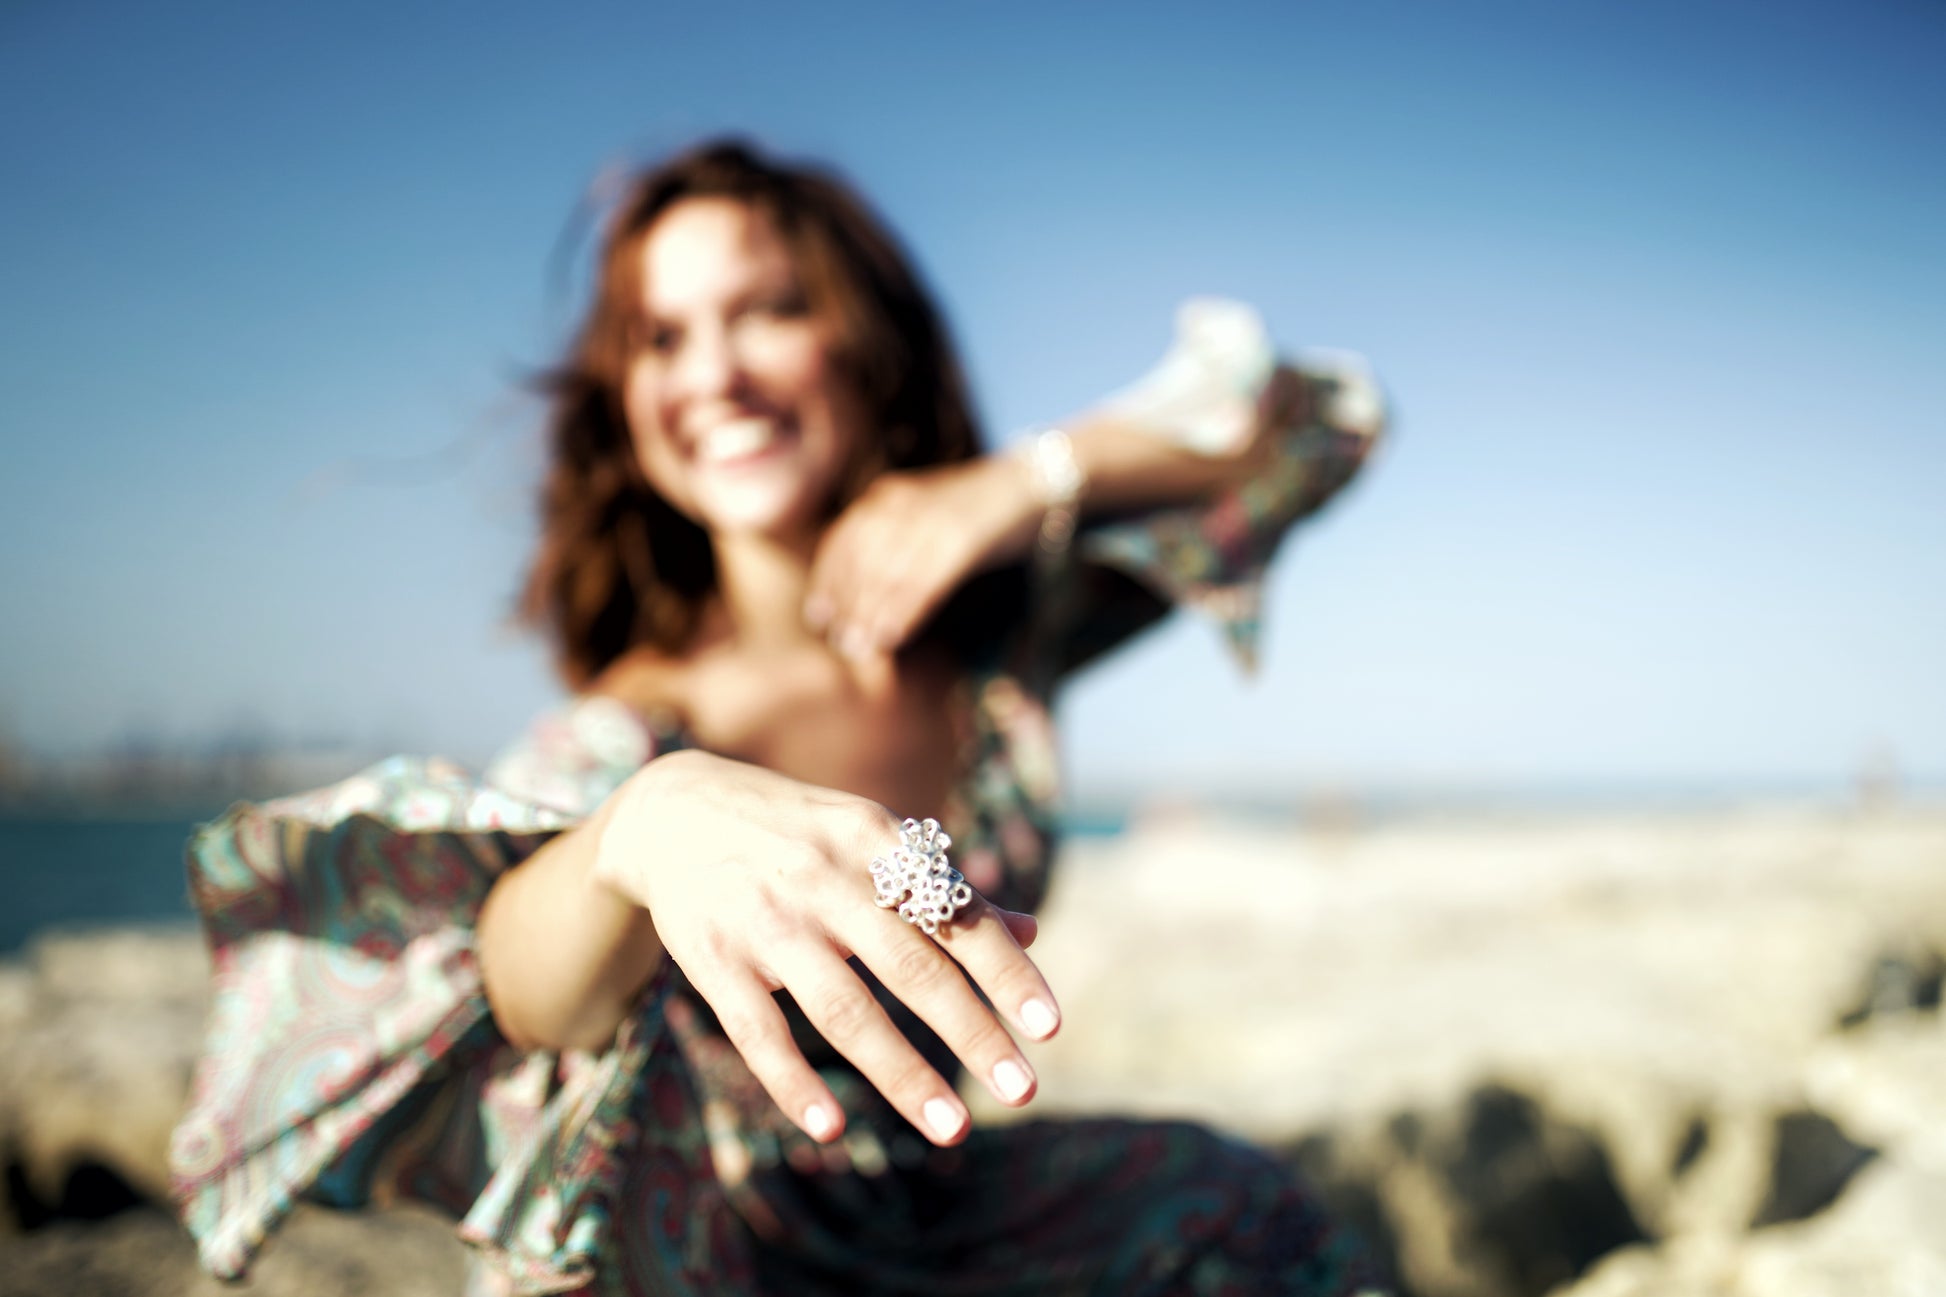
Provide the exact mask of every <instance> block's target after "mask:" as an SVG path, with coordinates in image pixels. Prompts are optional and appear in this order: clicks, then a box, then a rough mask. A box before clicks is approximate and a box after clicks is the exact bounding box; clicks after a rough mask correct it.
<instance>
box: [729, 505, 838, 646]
mask: <svg viewBox="0 0 1946 1297" xmlns="http://www.w3.org/2000/svg"><path fill="white" fill-rule="evenodd" d="M711 541H712V543H713V545H714V547H715V550H716V588H717V593H718V594H719V595H720V596H721V598H722V601H723V611H724V612H725V613H726V614H728V616H729V619H730V625H731V627H732V628H733V633H734V634H735V635H736V637H737V639H738V640H740V641H742V642H743V643H745V644H752V645H766V646H777V645H788V644H794V643H799V642H802V641H806V640H814V639H816V638H817V637H816V636H815V635H813V634H812V633H811V631H810V629H809V628H808V627H806V626H805V624H804V594H805V590H806V589H807V587H808V584H809V581H810V575H811V559H812V556H813V555H814V554H815V553H816V552H817V542H818V537H817V534H816V533H815V532H814V533H810V534H808V535H805V536H803V537H799V538H795V539H789V540H786V539H780V538H778V537H774V536H762V535H756V534H753V533H749V532H743V533H737V534H733V535H716V536H713V537H712V538H711Z"/></svg>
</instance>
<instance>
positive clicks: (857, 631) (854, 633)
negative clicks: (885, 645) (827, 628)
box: [838, 626, 872, 662]
mask: <svg viewBox="0 0 1946 1297" xmlns="http://www.w3.org/2000/svg"><path fill="white" fill-rule="evenodd" d="M871 650H872V639H871V636H869V635H867V634H866V633H865V632H864V630H863V629H862V628H860V627H858V626H845V627H843V628H841V629H840V630H839V631H838V655H839V656H840V657H847V658H850V659H852V660H853V661H854V662H855V661H857V660H858V659H860V658H862V657H864V656H865V655H866V654H867V653H869V652H871Z"/></svg>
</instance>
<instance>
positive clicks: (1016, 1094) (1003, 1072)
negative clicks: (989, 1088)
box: [993, 1058, 1032, 1103]
mask: <svg viewBox="0 0 1946 1297" xmlns="http://www.w3.org/2000/svg"><path fill="white" fill-rule="evenodd" d="M1031 1084H1032V1082H1031V1081H1029V1080H1028V1079H1027V1069H1026V1068H1024V1067H1022V1066H1021V1065H1020V1064H1018V1063H1016V1062H1014V1061H1013V1060H1012V1059H1011V1058H1003V1059H1001V1060H1000V1061H999V1062H998V1063H995V1064H994V1065H993V1088H994V1089H996V1090H998V1091H999V1092H1000V1097H1001V1098H1002V1099H1005V1100H1006V1101H1007V1102H1008V1103H1012V1102H1014V1101H1015V1100H1016V1099H1018V1098H1020V1096H1021V1095H1023V1094H1026V1093H1027V1087H1028V1086H1029V1085H1031Z"/></svg>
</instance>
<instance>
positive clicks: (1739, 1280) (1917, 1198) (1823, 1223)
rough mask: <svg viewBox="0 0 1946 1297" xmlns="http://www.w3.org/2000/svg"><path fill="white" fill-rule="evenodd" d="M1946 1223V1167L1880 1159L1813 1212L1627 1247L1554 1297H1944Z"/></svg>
mask: <svg viewBox="0 0 1946 1297" xmlns="http://www.w3.org/2000/svg"><path fill="white" fill-rule="evenodd" d="M1941 1221H1946V1173H1942V1172H1941V1171H1940V1170H1938V1169H1937V1168H1923V1167H1915V1166H1911V1165H1905V1164H1902V1163H1900V1162H1896V1161H1892V1160H1888V1159H1881V1160H1879V1161H1877V1162H1874V1163H1873V1164H1872V1165H1870V1166H1868V1167H1866V1168H1865V1169H1863V1170H1862V1171H1860V1172H1859V1174H1858V1175H1857V1177H1856V1179H1855V1180H1854V1181H1853V1182H1852V1184H1851V1185H1850V1186H1849V1187H1848V1188H1847V1189H1846V1191H1845V1193H1844V1194H1843V1196H1842V1197H1840V1198H1839V1199H1837V1200H1836V1202H1835V1203H1834V1204H1833V1205H1832V1206H1831V1208H1830V1209H1829V1210H1828V1211H1825V1212H1823V1213H1820V1214H1819V1215H1817V1216H1814V1217H1812V1218H1810V1219H1807V1220H1804V1221H1799V1222H1796V1223H1793V1224H1789V1225H1780V1226H1777V1227H1774V1228H1771V1229H1763V1230H1758V1231H1756V1232H1755V1233H1752V1234H1747V1235H1744V1234H1692V1235H1687V1236H1684V1237H1682V1238H1680V1239H1676V1240H1673V1241H1671V1242H1670V1243H1667V1244H1665V1245H1663V1246H1661V1247H1638V1248H1631V1249H1627V1250H1625V1251H1621V1252H1618V1253H1616V1254H1615V1255H1614V1256H1612V1257H1610V1258H1608V1259H1607V1260H1605V1261H1603V1262H1602V1263H1601V1264H1600V1265H1599V1266H1597V1267H1596V1269H1595V1270H1594V1271H1593V1273H1591V1274H1590V1275H1589V1276H1588V1277H1587V1278H1586V1279H1584V1280H1582V1281H1581V1282H1580V1283H1578V1284H1575V1285H1574V1286H1572V1287H1570V1288H1567V1289H1564V1290H1562V1291H1561V1292H1559V1293H1557V1294H1556V1297H1938V1295H1939V1294H1942V1293H1946V1231H1942V1230H1941V1228H1940V1222H1941Z"/></svg>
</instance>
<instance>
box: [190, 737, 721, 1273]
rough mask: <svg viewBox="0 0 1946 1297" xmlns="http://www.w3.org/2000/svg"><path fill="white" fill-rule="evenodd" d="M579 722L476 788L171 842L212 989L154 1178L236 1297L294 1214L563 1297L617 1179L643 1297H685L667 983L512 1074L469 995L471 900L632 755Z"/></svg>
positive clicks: (689, 1207)
mask: <svg viewBox="0 0 1946 1297" xmlns="http://www.w3.org/2000/svg"><path fill="white" fill-rule="evenodd" d="M584 711H585V702H584V703H576V704H570V705H569V706H568V707H566V708H564V709H562V710H560V711H558V712H555V713H551V714H550V715H548V716H546V717H543V718H542V720H541V722H540V723H539V724H538V725H537V726H536V727H535V729H534V731H533V732H531V733H530V734H529V736H528V738H527V739H525V740H523V741H522V743H520V744H518V745H516V747H515V748H514V749H513V750H512V751H511V752H510V753H509V754H508V756H507V757H505V758H503V759H502V760H501V761H499V762H496V763H495V765H494V767H493V772H494V780H482V779H476V778H474V777H473V776H471V775H469V774H468V773H467V772H466V771H464V770H463V769H461V768H460V767H458V766H456V765H453V764H451V763H449V762H444V761H440V760H422V759H414V758H403V757H401V758H394V759H392V760H389V761H387V762H384V763H382V764H380V765H378V766H375V767H373V768H372V769H370V770H368V771H366V772H364V773H363V774H360V775H357V776H355V777H353V778H351V779H348V780H346V781H344V782H343V783H340V784H337V785H335V786H333V787H331V788H327V789H324V790H321V791H319V792H315V793H310V794H305V795H302V796H298V797H291V798H285V799H282V800H278V801H272V802H268V803H264V804H261V805H240V806H237V807H235V808H233V809H232V810H231V811H230V812H229V813H228V814H227V815H225V816H224V817H223V818H222V819H220V820H218V821H216V822H215V823H212V824H210V825H207V826H205V827H204V828H203V829H201V830H200V831H199V832H198V833H197V835H196V836H195V837H194V838H193V839H192V841H191V843H190V848H189V877H190V890H191V894H192V898H193V900H194V902H195V905H196V908H197V910H198V911H199V912H200V914H201V917H202V920H203V923H204V927H205V931H206V935H207V938H208V942H209V949H210V956H211V963H212V970H213V983H214V986H213V995H212V1002H211V1009H210V1016H209V1022H208V1027H207V1034H206V1037H205V1041H204V1047H203V1053H202V1056H201V1058H200V1060H199V1062H198V1064H197V1067H196V1070H195V1074H194V1077H193V1080H192V1083H191V1093H190V1099H189V1104H188V1108H187V1110H186V1112H185V1114H184V1116H183V1118H182V1120H181V1122H180V1124H179V1125H178V1126H177V1128H176V1130H175V1133H174V1136H173V1139H172V1141H171V1146H170V1160H171V1171H172V1176H173V1189H174V1196H175V1198H176V1201H177V1204H178V1207H179V1209H180V1211H181V1214H182V1217H183V1220H184V1222H185V1224H186V1225H187V1226H188V1228H189V1230H190V1232H191V1233H192V1234H193V1235H194V1236H195V1238H196V1241H197V1245H198V1249H199V1252H200V1255H201V1259H202V1262H203V1264H204V1265H205V1267H206V1268H208V1269H209V1270H211V1271H212V1272H213V1273H215V1274H217V1275H219V1276H222V1277H225V1278H235V1277H238V1276H240V1275H242V1274H243V1273H244V1272H245V1270H246V1268H247V1267H248V1265H249V1264H250V1261H251V1259H252V1258H253V1257H254V1255H255V1254H256V1253H257V1251H258V1250H259V1249H260V1248H261V1247H262V1246H263V1244H264V1242H265V1240H266V1239H267V1237H268V1236H269V1234H270V1233H271V1232H272V1231H273V1230H274V1229H275V1228H276V1226H277V1225H278V1224H279V1223H280V1222H281V1221H282V1220H283V1219H284V1218H285V1217H286V1216H287V1215H288V1214H289V1212H290V1211H291V1209H292V1207H293V1205H294V1204H295V1202H296V1201H297V1200H298V1199H299V1198H300V1197H304V1198H309V1199H313V1200H316V1201H321V1202H324V1203H326V1204H328V1205H333V1206H358V1205H362V1204H365V1203H380V1204H382V1203H385V1202H388V1201H393V1200H397V1199H399V1198H412V1199H416V1200H419V1201H424V1202H429V1203H432V1204H434V1205H437V1206H441V1207H444V1208H446V1209H448V1210H450V1211H452V1212H453V1213H454V1214H455V1215H456V1216H460V1217H462V1218H463V1220H462V1223H461V1227H460V1233H461V1236H462V1237H463V1238H464V1239H465V1240H466V1241H468V1242H469V1243H471V1244H473V1245H474V1246H475V1247H476V1248H477V1249H478V1250H479V1251H480V1252H481V1253H482V1254H483V1255H484V1257H485V1258H486V1260H487V1261H488V1262H489V1263H490V1264H491V1265H492V1266H493V1268H494V1269H496V1270H497V1271H498V1272H499V1274H500V1276H501V1280H502V1282H501V1286H502V1287H503V1289H505V1290H509V1291H513V1292H520V1293H546V1292H560V1291H567V1290H571V1289H574V1288H578V1287H581V1286H583V1285H585V1284H586V1283H587V1282H588V1281H589V1280H590V1279H591V1277H592V1276H593V1275H594V1273H595V1271H596V1268H597V1266H598V1264H599V1263H600V1261H601V1259H602V1257H603V1255H604V1253H605V1252H606V1251H607V1250H608V1249H609V1247H610V1245H611V1239H610V1234H611V1231H612V1229H613V1228H614V1219H615V1215H616V1212H617V1211H618V1210H622V1209H624V1208H625V1207H626V1205H627V1204H626V1203H624V1202H622V1201H620V1200H621V1199H623V1198H624V1197H625V1195H624V1194H623V1193H622V1186H623V1184H624V1178H625V1177H626V1178H627V1180H628V1182H629V1183H631V1184H633V1183H636V1182H638V1181H639V1180H640V1178H641V1177H642V1176H643V1175H646V1176H647V1180H646V1182H647V1183H651V1184H654V1185H655V1186H657V1193H658V1195H659V1196H658V1199H657V1201H656V1203H655V1204H654V1212H655V1218H656V1221H657V1222H658V1224H657V1227H656V1229H655V1230H653V1231H651V1232H652V1233H654V1234H655V1235H656V1237H655V1238H653V1239H651V1240H649V1242H648V1244H647V1247H646V1251H647V1254H648V1257H649V1260H650V1261H651V1262H652V1263H655V1264H658V1265H660V1266H661V1268H662V1273H661V1275H660V1277H659V1278H658V1280H657V1282H656V1284H652V1285H651V1286H650V1289H649V1290H651V1291H665V1290H666V1291H670V1292H690V1291H708V1289H709V1280H708V1278H707V1275H700V1276H699V1275H698V1274H697V1273H696V1272H695V1269H694V1266H695V1256H694V1252H695V1246H694V1240H695V1239H696V1238H707V1237H709V1236H710V1235H711V1234H713V1233H715V1232H717V1231H718V1230H719V1229H720V1222H718V1221H716V1219H715V1218H716V1216H717V1215H719V1214H720V1210H721V1204H720V1202H719V1201H718V1200H717V1191H715V1189H714V1186H715V1180H714V1176H713V1175H712V1174H710V1171H709V1162H708V1154H707V1150H706V1148H705V1147H704V1145H703V1141H702V1135H701V1123H700V1121H699V1120H698V1119H696V1108H695V1100H694V1094H693V1089H692V1087H691V1086H690V1084H689V1080H688V1074H687V1071H686V1069H685V1068H684V1067H683V1065H682V1063H681V1062H680V1056H679V1053H678V1051H677V1048H676V1045H675V1043H674V1041H673V1040H672V1038H671V1036H670V1033H669V1031H668V1029H667V1026H666V1023H665V1021H664V1016H663V1009H664V1004H665V1001H666V998H667V993H668V989H669V982H670V980H671V979H672V978H674V977H675V976H677V975H676V974H674V973H673V972H670V971H668V970H666V969H665V971H664V972H663V973H662V974H658V976H657V977H656V978H655V979H654V980H652V981H651V983H650V984H649V986H648V987H647V988H645V990H644V992H643V996H642V999H641V1001H640V1003H639V1005H638V1008H637V1011H636V1012H635V1014H634V1015H633V1016H632V1017H631V1018H630V1019H628V1020H627V1021H626V1022H624V1023H623V1025H622V1027H621V1029H620V1030H619V1031H618V1033H617V1035H616V1038H615V1040H614V1042H613V1043H612V1044H611V1045H610V1046H609V1047H608V1048H607V1049H606V1050H604V1051H602V1052H600V1053H582V1052H568V1053H562V1054H559V1055H556V1054H551V1053H546V1052H534V1053H527V1054H523V1053H521V1052H520V1051H518V1050H515V1049H514V1048H513V1047H512V1046H511V1045H509V1044H508V1043H507V1042H506V1041H505V1039H504V1038H502V1037H501V1036H500V1034H499V1033H498V1031H497V1030H496V1029H495V1027H494V1025H493V1020H492V1016H491V1013H490V1010H489V1007H488V1004H487V1000H486V996H485V993H484V991H483V989H482V985H481V980H480V971H479V961H478V957H477V952H476V950H475V944H474V928H475V921H476V919H477V917H478V914H479V911H480V906H481V905H482V903H483V902H484V901H485V899H486V895H487V892H488V891H489V890H490V889H491V887H492V885H493V882H494V880H495V879H496V878H498V877H499V876H500V874H501V873H503V872H504V871H505V870H507V869H510V868H513V867H515V866H517V865H518V864H519V863H520V862H521V861H522V860H525V859H526V858H527V857H528V856H530V855H532V854H533V853H534V852H535V851H536V850H538V849H539V848H540V847H541V846H542V844H544V843H545V842H546V841H547V840H548V839H549V838H550V837H552V836H553V835H554V834H556V833H558V832H560V831H562V830H564V829H567V828H569V827H571V826H572V825H573V824H574V823H576V822H577V820H578V819H579V818H580V816H581V815H583V814H585V813H586V812H587V811H588V810H591V809H592V808H593V805H598V804H599V799H600V797H602V796H606V792H605V791H602V787H603V785H604V784H606V787H607V788H608V789H610V790H612V788H613V787H614V786H615V785H616V784H618V783H619V782H620V781H621V780H622V779H623V778H626V776H627V773H628V772H629V770H632V769H633V768H634V767H635V766H638V765H639V764H640V763H641V761H642V760H645V759H646V758H647V757H648V756H649V755H650V754H651V753H650V742H649V740H648V739H647V738H646V737H645V736H644V734H643V732H642V731H641V730H640V729H639V728H638V730H637V731H636V732H635V734H634V737H633V738H629V737H628V736H627V734H626V732H625V731H623V730H621V729H618V727H617V723H618V717H617V714H616V713H615V712H614V711H613V710H612V709H610V708H607V707H603V706H597V707H596V708H595V710H594V711H592V712H585V714H584ZM591 738H592V739H593V742H592V745H591V742H590V740H591ZM496 781H497V782H496ZM591 798H592V799H593V802H592V804H590V801H589V799H591ZM644 1168H646V1170H644ZM643 1250H644V1248H643V1246H642V1245H638V1246H636V1247H635V1248H633V1249H632V1251H634V1252H636V1253H638V1254H640V1253H641V1252H642V1251H643Z"/></svg>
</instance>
